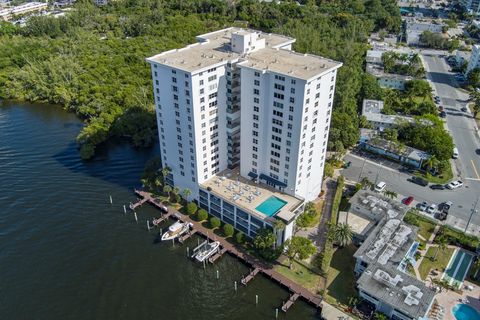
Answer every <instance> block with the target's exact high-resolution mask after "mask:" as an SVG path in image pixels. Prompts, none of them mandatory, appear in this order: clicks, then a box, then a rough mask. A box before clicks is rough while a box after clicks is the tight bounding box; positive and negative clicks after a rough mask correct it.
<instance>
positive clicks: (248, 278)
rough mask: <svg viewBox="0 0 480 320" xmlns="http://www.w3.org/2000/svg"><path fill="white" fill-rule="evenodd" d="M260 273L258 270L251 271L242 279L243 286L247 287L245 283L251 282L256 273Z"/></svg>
mask: <svg viewBox="0 0 480 320" xmlns="http://www.w3.org/2000/svg"><path fill="white" fill-rule="evenodd" d="M259 272H260V268H255V269H253V270H252V271H251V272H250V273H249V274H248V275H247V276H246V277H242V281H241V282H242V284H243V285H244V286H246V285H247V283H249V282H250V281H251V280H253V278H254V277H255V276H256V275H257V273H259Z"/></svg>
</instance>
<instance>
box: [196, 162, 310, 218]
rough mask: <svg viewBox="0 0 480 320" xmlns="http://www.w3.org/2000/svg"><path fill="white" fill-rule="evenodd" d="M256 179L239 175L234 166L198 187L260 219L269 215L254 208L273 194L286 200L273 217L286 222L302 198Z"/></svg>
mask: <svg viewBox="0 0 480 320" xmlns="http://www.w3.org/2000/svg"><path fill="white" fill-rule="evenodd" d="M256 181H258V180H256ZM256 181H254V180H252V179H249V178H245V177H243V176H241V175H240V172H239V170H238V168H236V169H227V170H224V171H222V172H220V173H219V174H217V176H215V177H212V178H210V179H209V180H207V181H205V182H203V183H201V184H200V187H202V188H204V189H207V190H209V191H210V192H212V193H213V194H215V195H216V196H218V197H221V198H222V199H225V200H227V201H228V202H231V203H232V204H235V205H236V206H237V207H239V208H240V209H242V210H245V211H246V212H248V213H250V214H252V215H254V216H255V217H257V218H259V219H262V220H268V219H269V217H268V216H267V215H265V214H263V213H262V212H260V211H258V210H257V209H256V208H257V207H258V206H259V205H261V204H262V203H263V202H265V201H266V200H267V199H269V198H270V197H272V196H273V197H276V198H279V199H280V200H283V201H285V202H286V204H285V205H284V206H283V207H282V208H281V209H280V210H279V211H278V212H277V213H275V214H274V215H273V217H277V218H280V219H282V220H283V221H285V222H287V223H288V222H290V221H291V220H292V219H294V218H295V210H296V209H297V208H298V207H299V206H300V205H301V204H302V203H303V200H302V199H298V198H295V197H293V196H291V195H288V194H286V193H283V192H280V191H278V190H276V189H274V188H271V187H270V186H268V185H266V184H263V183H260V182H256Z"/></svg>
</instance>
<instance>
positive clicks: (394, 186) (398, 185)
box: [341, 153, 480, 236]
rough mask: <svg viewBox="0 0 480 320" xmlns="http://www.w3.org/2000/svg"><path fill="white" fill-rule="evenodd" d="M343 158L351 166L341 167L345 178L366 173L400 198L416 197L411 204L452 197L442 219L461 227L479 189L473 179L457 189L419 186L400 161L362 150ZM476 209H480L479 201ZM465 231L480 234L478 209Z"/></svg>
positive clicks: (371, 179)
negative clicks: (377, 156)
mask: <svg viewBox="0 0 480 320" xmlns="http://www.w3.org/2000/svg"><path fill="white" fill-rule="evenodd" d="M344 160H345V161H346V162H348V161H350V162H351V165H350V167H349V168H347V169H342V172H341V174H342V175H343V176H344V177H345V178H346V179H347V180H350V181H355V182H358V181H360V180H361V179H362V178H363V177H367V178H368V179H369V180H370V181H372V182H374V183H375V182H377V183H378V182H380V181H384V182H386V183H387V187H386V190H390V191H394V192H396V193H397V194H398V199H399V200H402V199H403V198H406V197H408V196H413V197H414V198H415V201H413V202H412V204H411V205H410V206H411V207H415V206H416V205H417V204H418V203H419V202H423V201H425V202H427V203H428V204H432V203H434V204H436V205H438V204H440V203H442V202H445V201H451V202H453V205H452V207H451V208H450V210H449V214H448V217H447V220H446V221H445V223H446V224H449V225H451V226H455V227H457V228H459V229H463V230H464V229H465V227H466V226H467V222H468V220H469V218H470V215H471V213H472V209H473V207H474V205H475V202H476V199H477V196H478V191H479V189H476V188H478V186H476V187H475V186H472V183H473V184H478V182H477V181H468V182H466V183H465V185H464V186H463V187H461V188H459V189H456V190H448V189H446V190H432V189H430V188H429V187H422V186H420V185H417V184H414V183H412V182H409V181H408V180H407V179H409V178H410V177H411V175H410V174H408V173H406V172H401V169H402V166H401V165H400V164H397V163H394V162H391V161H389V160H387V159H382V158H375V157H373V156H371V155H369V156H368V157H365V156H364V154H360V153H356V154H354V153H352V154H348V155H346V156H345V159H344ZM477 209H480V203H479V205H478V207H477ZM479 211H480V210H479ZM468 232H469V233H472V234H475V235H477V236H480V213H479V212H476V213H474V214H473V215H472V219H471V223H470V225H469V227H468Z"/></svg>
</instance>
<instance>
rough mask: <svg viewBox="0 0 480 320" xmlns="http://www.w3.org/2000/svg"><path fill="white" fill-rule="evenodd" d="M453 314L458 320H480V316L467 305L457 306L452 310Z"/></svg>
mask: <svg viewBox="0 0 480 320" xmlns="http://www.w3.org/2000/svg"><path fill="white" fill-rule="evenodd" d="M452 313H453V315H454V316H455V319H457V320H480V314H479V313H478V312H477V310H475V309H473V308H472V307H470V306H467V305H466V304H457V305H456V306H455V307H453V308H452Z"/></svg>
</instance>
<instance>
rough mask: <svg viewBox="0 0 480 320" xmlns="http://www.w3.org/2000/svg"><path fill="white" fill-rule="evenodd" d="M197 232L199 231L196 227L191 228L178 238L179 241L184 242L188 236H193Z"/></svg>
mask: <svg viewBox="0 0 480 320" xmlns="http://www.w3.org/2000/svg"><path fill="white" fill-rule="evenodd" d="M195 233H197V230H195V229H193V230H192V229H190V230H189V231H188V232H187V233H185V234H184V235H183V236H180V237H179V238H178V242H180V243H184V242H185V241H186V240H187V239H188V238H190V237H191V236H193V235H194V234H195Z"/></svg>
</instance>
